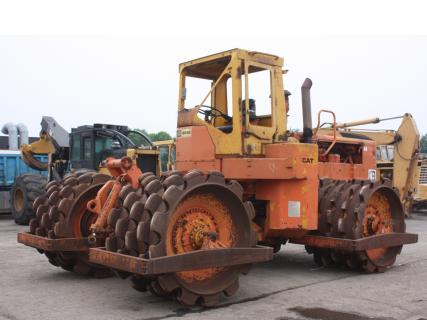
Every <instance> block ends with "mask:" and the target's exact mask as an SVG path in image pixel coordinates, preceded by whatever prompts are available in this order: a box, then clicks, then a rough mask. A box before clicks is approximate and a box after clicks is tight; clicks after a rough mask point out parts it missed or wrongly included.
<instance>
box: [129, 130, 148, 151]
mask: <svg viewBox="0 0 427 320" xmlns="http://www.w3.org/2000/svg"><path fill="white" fill-rule="evenodd" d="M127 137H128V138H129V139H130V140H131V141H132V142H133V143H134V144H135V145H136V146H137V147H151V146H153V143H152V142H151V140H150V138H148V137H147V136H146V135H145V134H143V133H142V132H140V131H137V130H134V131H129V133H128V135H127Z"/></svg>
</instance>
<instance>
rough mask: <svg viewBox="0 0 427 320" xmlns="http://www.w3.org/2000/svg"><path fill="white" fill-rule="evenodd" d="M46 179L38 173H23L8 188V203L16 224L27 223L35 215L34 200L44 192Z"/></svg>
mask: <svg viewBox="0 0 427 320" xmlns="http://www.w3.org/2000/svg"><path fill="white" fill-rule="evenodd" d="M46 183H47V179H46V178H45V177H43V176H41V175H38V174H30V173H25V174H22V175H20V176H17V177H16V178H15V182H14V183H13V186H12V189H11V190H10V205H11V211H12V216H13V219H14V220H15V223H16V224H19V225H28V223H29V222H30V220H31V219H32V218H34V217H35V211H34V210H33V202H34V200H35V199H36V198H37V197H38V196H40V195H42V194H43V193H44V191H45V190H44V187H45V185H46Z"/></svg>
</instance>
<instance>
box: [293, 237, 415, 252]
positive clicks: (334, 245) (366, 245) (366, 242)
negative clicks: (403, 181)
mask: <svg viewBox="0 0 427 320" xmlns="http://www.w3.org/2000/svg"><path fill="white" fill-rule="evenodd" d="M289 242H291V243H296V244H304V245H307V246H310V247H317V248H330V249H335V250H343V251H352V252H355V251H364V250H371V249H377V248H390V247H395V246H401V245H404V244H411V243H416V242H418V234H415V233H386V234H380V235H375V236H370V237H365V238H361V239H357V240H350V239H341V238H332V237H323V236H311V235H307V236H304V237H302V238H301V239H292V240H290V241H289Z"/></svg>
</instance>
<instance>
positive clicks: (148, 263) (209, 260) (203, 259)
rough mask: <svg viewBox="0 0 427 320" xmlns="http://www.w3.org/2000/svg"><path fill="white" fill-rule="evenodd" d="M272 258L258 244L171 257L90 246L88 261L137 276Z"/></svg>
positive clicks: (266, 249) (198, 251)
mask: <svg viewBox="0 0 427 320" xmlns="http://www.w3.org/2000/svg"><path fill="white" fill-rule="evenodd" d="M271 259H273V249H272V248H270V247H261V246H257V247H254V248H227V249H209V250H197V251H192V252H188V253H184V254H177V255H174V256H165V257H159V258H152V259H143V258H138V257H133V256H128V255H124V254H120V253H116V252H111V251H106V250H105V249H104V248H91V249H89V261H90V262H93V263H96V264H99V265H104V266H107V267H110V268H113V269H118V270H122V271H127V272H131V273H136V274H140V275H155V274H163V273H172V272H179V271H186V270H196V269H203V268H210V267H227V266H233V265H241V264H250V263H255V262H264V261H269V260H271Z"/></svg>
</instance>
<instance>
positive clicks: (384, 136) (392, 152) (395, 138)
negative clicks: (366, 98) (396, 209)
mask: <svg viewBox="0 0 427 320" xmlns="http://www.w3.org/2000/svg"><path fill="white" fill-rule="evenodd" d="M397 119H402V120H401V123H400V125H399V128H398V129H397V130H379V129H365V128H364V129H360V128H357V127H358V126H362V125H369V124H377V123H381V122H384V121H388V120H397ZM324 125H325V126H321V129H320V132H321V133H322V134H329V135H332V134H333V128H332V127H331V126H330V124H324ZM336 129H337V133H338V134H339V135H340V136H343V137H353V138H359V139H367V140H372V141H374V142H375V143H376V145H377V152H376V160H377V180H380V179H387V180H390V181H391V183H392V186H393V187H394V188H396V189H397V190H398V191H399V194H400V200H401V202H402V204H403V208H404V211H405V215H406V216H407V217H408V216H409V215H410V213H411V211H412V206H413V204H414V202H417V203H420V202H421V201H423V200H424V201H426V200H427V197H425V196H424V198H423V193H422V192H421V190H422V189H423V185H422V183H420V182H422V180H421V181H420V173H421V171H422V170H423V169H422V168H423V167H422V160H421V159H420V134H419V132H418V128H417V125H416V123H415V120H414V118H413V117H412V115H411V114H409V113H406V114H404V115H402V116H398V117H391V118H384V119H380V118H378V117H377V118H369V119H364V120H359V121H352V122H345V123H339V124H337V125H336Z"/></svg>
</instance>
